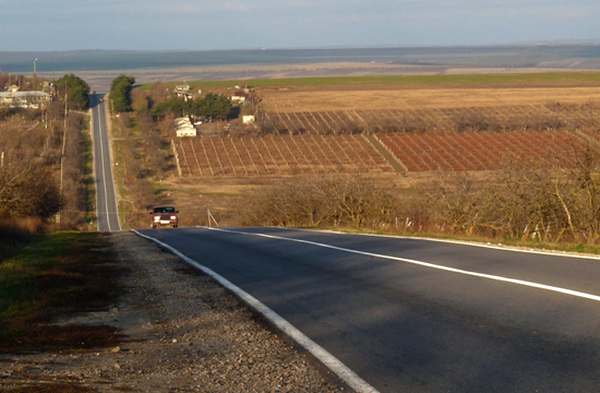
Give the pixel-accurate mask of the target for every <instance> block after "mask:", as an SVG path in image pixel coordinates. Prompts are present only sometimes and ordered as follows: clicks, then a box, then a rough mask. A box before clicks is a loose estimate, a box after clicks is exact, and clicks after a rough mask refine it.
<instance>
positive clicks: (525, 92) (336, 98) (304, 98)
mask: <svg viewBox="0 0 600 393" xmlns="http://www.w3.org/2000/svg"><path fill="white" fill-rule="evenodd" d="M261 96H262V97H263V104H264V109H265V110H266V111H268V112H321V111H349V110H377V109H424V108H432V109H433V108H469V107H491V106H511V105H535V104H546V103H549V102H560V103H565V104H566V103H570V104H581V103H599V102H600V88H597V87H575V88H574V87H569V88H496V89H400V90H388V89H380V90H361V89H357V90H347V91H343V90H304V91H279V90H265V91H262V92H261Z"/></svg>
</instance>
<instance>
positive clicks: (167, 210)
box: [154, 207, 175, 213]
mask: <svg viewBox="0 0 600 393" xmlns="http://www.w3.org/2000/svg"><path fill="white" fill-rule="evenodd" d="M154 213H175V208H174V207H155V208H154Z"/></svg>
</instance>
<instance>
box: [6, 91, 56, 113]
mask: <svg viewBox="0 0 600 393" xmlns="http://www.w3.org/2000/svg"><path fill="white" fill-rule="evenodd" d="M48 102H50V94H48V93H45V92H43V91H19V88H18V87H13V86H11V88H10V89H9V91H3V92H0V106H8V107H10V108H23V109H40V108H41V107H42V106H44V105H46V104H47V103H48Z"/></svg>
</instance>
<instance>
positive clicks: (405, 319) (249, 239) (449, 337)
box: [143, 228, 600, 393]
mask: <svg viewBox="0 0 600 393" xmlns="http://www.w3.org/2000/svg"><path fill="white" fill-rule="evenodd" d="M143 233H144V234H145V235H149V236H152V237H155V238H157V239H159V240H161V241H163V242H165V243H166V244H168V245H170V246H172V247H174V248H176V249H177V250H179V251H180V252H182V253H183V254H185V255H186V256H188V257H190V258H193V259H195V260H196V261H198V262H199V263H201V264H202V265H204V266H206V267H208V268H210V269H212V270H213V271H215V272H217V273H219V274H220V275H222V276H224V277H225V278H226V279H228V280H229V281H231V282H232V283H234V284H236V285H237V286H239V287H241V288H242V289H243V290H245V291H246V292H248V293H249V294H251V295H253V296H254V297H256V298H257V299H258V300H260V301H261V302H262V303H264V304H266V305H267V306H268V307H270V308H271V309H272V310H274V311H276V312H277V313H278V314H279V315H281V316H282V317H283V318H285V319H286V320H287V321H289V322H290V323H292V324H293V325H294V326H295V327H296V328H298V329H299V330H301V331H302V332H303V333H304V334H305V335H307V336H308V337H310V338H311V339H312V340H314V341H315V342H316V343H318V344H319V345H320V346H321V347H323V348H325V349H326V350H327V351H328V352H329V353H331V354H333V355H334V356H335V357H336V358H337V359H339V360H340V361H342V362H343V363H344V364H345V365H346V366H348V367H349V368H350V369H352V370H353V371H354V372H355V373H356V374H358V376H360V377H361V378H362V379H364V380H365V381H366V382H368V383H369V384H370V385H372V386H373V387H375V388H376V389H377V390H379V391H380V392H477V393H479V392H527V393H530V392H553V393H557V392H569V393H575V392H586V393H591V392H598V391H600V296H599V295H600V261H597V260H590V259H575V258H569V257H565V256H549V255H539V254H531V253H522V252H514V251H507V250H497V249H490V248H482V247H474V246H467V245H459V244H449V243H443V242H435V241H426V240H415V239H396V238H384V237H366V236H358V235H340V234H331V233H320V232H309V231H302V230H286V229H273V228H261V229H256V228H254V229H252V228H249V229H239V230H232V231H215V230H208V229H201V228H198V229H179V230H144V231H143ZM260 234H266V235H267V236H274V237H265V236H263V235H260ZM288 239H293V240H300V241H301V242H298V241H293V240H288Z"/></svg>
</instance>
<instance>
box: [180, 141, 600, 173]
mask: <svg viewBox="0 0 600 393" xmlns="http://www.w3.org/2000/svg"><path fill="white" fill-rule="evenodd" d="M595 138H597V134H596V133H593V134H591V135H587V134H583V133H575V132H567V131H513V132H486V133H483V132H464V133H449V132H446V133H434V132H431V133H419V134H414V133H375V134H372V135H369V136H366V135H312V134H307V135H277V136H273V135H269V136H258V137H255V136H246V137H214V136H213V137H198V138H193V139H179V140H178V141H177V142H175V141H173V148H174V152H175V153H176V154H175V156H176V159H177V162H178V167H179V170H180V173H181V175H182V176H186V177H187V176H198V177H219V176H233V177H247V176H250V177H252V176H274V175H275V176H282V175H300V174H301V175H310V174H319V173H328V174H331V173H361V174H376V173H381V174H386V173H388V174H391V173H394V172H395V171H396V170H395V165H394V164H399V165H400V168H401V169H400V171H402V172H405V174H408V173H413V172H415V173H417V172H432V171H492V170H498V169H501V168H503V167H505V166H506V165H508V164H509V163H512V164H518V163H521V164H522V165H531V164H537V165H540V164H541V165H549V166H555V167H571V166H573V165H574V164H575V163H576V161H577V156H578V154H581V153H582V152H583V151H584V150H585V149H587V148H588V147H594V148H595V147H598V146H597V143H598V142H597V141H596V139H595ZM382 149H383V151H387V152H388V153H389V155H385V154H383V153H382Z"/></svg>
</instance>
